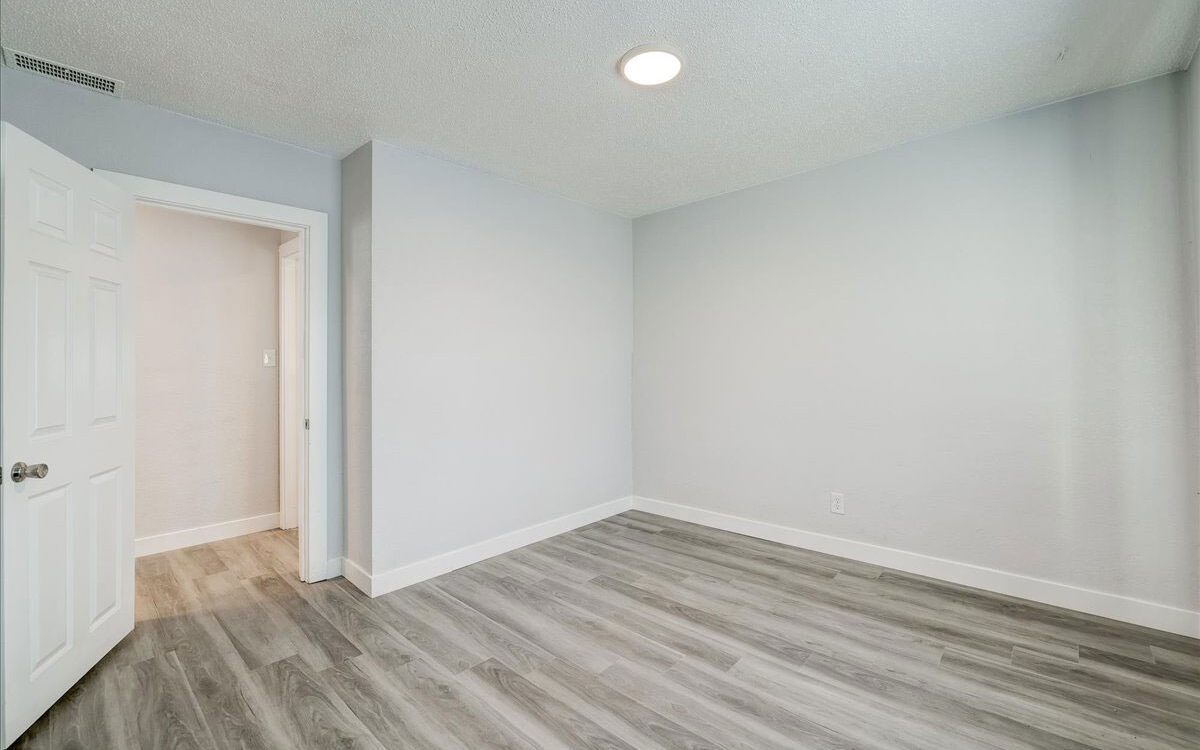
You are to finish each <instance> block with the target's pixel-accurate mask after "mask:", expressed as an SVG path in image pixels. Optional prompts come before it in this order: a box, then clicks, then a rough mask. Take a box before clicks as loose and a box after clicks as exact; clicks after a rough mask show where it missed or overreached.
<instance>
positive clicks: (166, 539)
mask: <svg viewBox="0 0 1200 750" xmlns="http://www.w3.org/2000/svg"><path fill="white" fill-rule="evenodd" d="M97 174H99V175H100V176H102V177H104V178H105V179H108V180H110V181H111V182H113V183H115V184H117V185H118V186H119V187H122V188H124V189H126V190H128V191H130V192H131V193H132V194H133V197H134V200H135V202H136V205H137V212H138V220H139V221H138V222H137V223H136V224H135V227H137V231H138V233H139V244H140V242H141V241H142V240H143V239H144V238H143V237H141V225H142V223H143V222H142V221H141V219H142V218H143V216H152V217H153V223H154V224H155V225H160V226H159V229H160V231H161V230H164V229H165V230H166V231H167V232H168V233H169V232H170V226H171V224H172V222H174V223H175V224H176V225H177V226H178V227H179V228H180V232H181V233H182V234H180V235H179V236H190V237H193V238H195V236H196V233H197V231H198V230H199V229H200V228H205V227H207V229H209V230H212V229H214V228H215V229H217V231H226V232H229V233H230V236H235V237H241V238H242V244H243V247H242V248H241V250H242V251H247V252H249V251H252V250H253V251H256V252H257V251H261V252H262V253H266V252H268V251H269V254H270V257H269V258H267V257H264V256H263V255H261V254H260V255H259V257H257V258H256V259H254V260H253V262H251V261H250V259H249V258H248V257H241V258H240V259H237V262H236V263H235V265H236V266H237V271H236V272H235V274H236V276H237V277H238V278H236V279H232V280H230V281H229V282H228V283H229V284H230V285H232V286H234V287H236V286H238V285H241V286H242V287H243V288H242V289H241V292H240V293H239V294H236V295H233V296H231V297H230V298H229V299H227V300H225V301H222V300H220V299H209V300H207V302H205V303H204V304H205V305H207V306H208V307H209V308H210V310H211V309H212V308H220V309H219V310H217V311H216V313H215V315H214V317H213V318H212V320H210V321H209V322H210V323H211V322H213V321H224V323H223V325H224V326H225V327H226V328H225V330H224V331H222V330H218V329H219V328H220V327H221V326H217V328H210V329H209V330H208V331H206V332H203V333H200V332H197V333H194V334H189V333H188V332H187V331H186V330H178V331H175V332H174V334H175V335H177V336H179V337H181V338H183V339H184V340H183V341H182V342H176V343H175V344H170V343H169V342H170V336H167V337H166V338H163V339H160V341H166V342H168V343H167V344H165V345H164V346H167V347H171V346H183V347H185V349H184V351H186V347H188V346H193V345H199V343H200V342H202V341H204V340H205V338H206V337H207V336H215V337H216V339H215V340H214V341H212V342H211V344H210V349H211V351H214V352H215V351H218V350H221V351H224V352H225V355H227V356H230V357H234V358H236V360H237V361H236V363H232V364H229V363H227V365H228V366H229V367H231V368H232V369H231V370H229V372H233V373H237V374H236V377H238V378H242V379H244V380H247V381H256V382H255V383H254V384H253V385H255V386H257V390H255V388H245V387H243V388H241V389H239V390H238V392H237V393H236V394H233V395H234V396H235V397H236V398H241V399H242V400H243V402H242V403H241V405H240V407H239V405H238V403H236V401H235V402H233V403H224V404H222V405H221V406H220V408H222V409H224V410H225V413H226V416H227V418H226V419H221V418H220V417H219V415H210V416H218V418H217V419H211V418H206V419H205V422H206V423H207V425H208V428H207V433H208V434H206V435H204V436H188V437H190V438H191V439H193V441H195V440H199V439H201V438H204V439H207V440H224V441H226V442H229V443H235V444H236V443H238V440H239V439H240V440H241V441H242V444H243V445H245V446H257V447H259V448H261V447H262V444H263V443H264V441H266V442H269V443H270V444H271V448H272V450H269V451H265V452H262V451H253V453H254V459H255V460H253V461H251V462H249V463H248V464H247V465H246V466H241V467H240V468H236V467H235V466H234V465H238V466H240V464H241V463H247V462H245V461H242V462H238V461H232V462H224V463H227V464H229V466H230V467H234V470H233V471H231V472H230V473H228V474H226V473H224V470H225V469H226V468H228V467H226V466H223V465H222V463H223V462H222V461H220V460H219V457H220V456H221V455H223V454H222V452H221V451H220V450H213V446H211V445H209V446H208V447H207V449H206V450H203V451H193V452H192V453H191V455H192V456H197V455H203V456H204V457H205V458H206V459H207V460H206V461H205V462H204V463H207V464H209V465H201V466H190V467H189V466H187V464H186V458H187V456H186V455H185V456H184V457H183V458H177V459H175V464H174V466H175V468H176V471H175V472H173V473H175V474H176V475H177V476H175V477H172V476H165V477H158V478H157V479H158V481H160V482H163V483H164V485H165V486H170V484H171V482H173V481H177V480H181V481H184V482H187V481H188V478H190V479H191V480H192V481H193V483H207V485H208V486H209V487H216V488H217V490H216V491H217V492H220V493H222V500H221V502H227V503H228V504H229V505H230V506H231V507H227V508H224V509H223V510H222V511H221V512H223V513H224V514H225V517H223V518H219V519H217V520H216V521H214V522H210V523H200V524H198V525H188V524H176V526H178V527H180V528H176V529H174V530H171V531H168V532H164V531H163V530H162V527H161V525H160V526H159V527H157V528H155V527H153V526H150V527H146V529H145V530H143V529H138V531H137V532H135V533H136V536H137V541H136V545H135V546H136V549H137V553H138V555H139V556H140V555H143V554H152V553H155V552H162V551H166V550H169V549H178V548H180V547H185V546H191V545H194V544H204V543H207V542H212V541H217V540H220V539H225V538H229V537H232V536H239V535H242V534H247V533H252V532H255V531H261V530H264V529H267V528H285V529H288V528H294V529H296V530H297V537H298V538H297V543H298V548H299V561H298V564H299V577H300V579H301V580H302V581H309V582H312V581H319V580H324V579H326V578H329V577H331V576H334V575H338V574H339V573H340V571H339V570H337V567H338V566H337V565H336V564H334V565H331V564H330V563H329V561H328V559H327V555H326V549H327V544H328V543H327V525H326V514H327V510H326V506H325V494H326V493H325V492H324V489H325V486H326V478H327V466H326V456H327V446H328V427H327V425H326V420H325V418H324V417H325V415H326V413H327V410H326V406H327V403H326V396H325V394H326V392H327V380H328V372H327V370H328V366H327V360H326V335H327V331H326V324H325V321H326V320H327V317H326V310H327V279H328V268H327V264H328V251H327V218H326V216H325V214H323V213H321V212H317V211H309V210H306V209H300V208H294V207H291V206H284V205H279V204H273V203H267V202H264V201H257V200H253V199H248V198H242V197H239V196H232V195H227V194H223V193H216V192H213V191H207V190H201V189H198V188H190V187H185V186H181V185H174V184H171V183H166V182H160V181H157V180H150V179H146V178H140V177H133V176H130V175H125V174H120V173H116V172H105V171H101V170H97ZM146 223H147V224H150V223H151V222H146ZM168 244H170V242H168ZM197 250H199V248H191V250H190V251H189V252H191V254H192V255H193V256H194V257H193V262H199V263H201V268H203V267H204V261H203V258H202V256H201V255H199V254H197V252H196V251H197ZM209 250H214V248H211V247H210V248H209ZM227 252H228V251H227ZM215 260H216V259H215V258H209V259H208V261H209V262H210V263H209V267H215V266H212V262H215ZM231 260H234V257H233V256H230V257H228V258H225V262H226V263H228V262H230V261H231ZM158 262H159V263H167V264H169V263H170V262H171V259H170V258H169V257H163V258H159V259H158ZM167 267H168V268H170V266H169V265H168V266H167ZM268 267H269V271H270V272H269V280H270V287H267V286H264V279H267V278H268V273H267V269H268ZM181 270H182V269H181V268H175V271H176V272H180V271H181ZM254 279H257V282H255V281H254ZM255 284H257V286H255ZM247 285H249V286H247ZM268 288H269V289H270V291H271V294H270V295H269V296H270V298H269V299H262V297H263V296H266V295H265V292H263V290H266V289H268ZM252 289H258V290H259V292H258V295H257V297H258V299H255V297H256V295H255V294H254V293H253V291H252ZM146 291H147V290H145V289H141V290H139V294H143V293H146ZM165 291H166V290H157V291H156V293H164V292H165ZM196 291H197V290H195V289H193V290H192V292H193V293H195V292H196ZM227 291H228V290H227ZM231 294H232V293H231ZM235 297H236V299H237V305H240V308H239V307H236V306H235V304H234V298H235ZM177 301H179V302H183V301H184V300H182V299H180V300H177ZM230 308H232V309H230ZM267 308H269V310H270V315H269V317H270V319H271V320H270V324H271V325H270V328H269V329H263V330H259V331H258V332H257V333H255V332H252V331H246V330H241V328H243V327H244V328H253V327H254V326H252V325H250V324H249V323H247V324H246V325H245V326H243V327H239V326H237V323H236V320H237V315H238V310H239V309H240V310H242V311H243V312H245V313H246V314H249V313H250V312H251V311H254V310H257V312H254V315H255V317H257V318H259V319H261V318H262V317H263V310H264V309H267ZM230 315H232V316H233V317H230ZM231 326H232V327H231ZM260 328H261V326H260ZM140 336H141V334H139V337H140ZM222 338H224V339H229V341H228V342H226V343H230V344H236V346H233V347H225V349H224V350H222V349H220V347H221V345H222V340H221V339H222ZM147 343H150V342H149V341H148V342H147ZM138 344H139V348H140V347H141V346H142V342H141V341H139V342H138ZM231 348H236V349H237V351H236V352H231V351H228V350H229V349H231ZM154 356H155V355H154V354H153V353H151V352H148V351H141V352H140V353H139V362H142V363H144V362H147V361H149V362H151V363H153V361H154ZM192 359H193V361H195V357H192ZM247 360H249V362H247ZM151 366H153V365H151ZM139 369H140V366H139ZM188 377H190V376H189V375H187V373H186V372H184V373H182V374H181V373H180V371H179V369H178V368H176V372H175V377H173V378H170V379H168V384H167V385H162V386H161V387H168V388H173V390H174V396H175V397H176V398H175V401H176V402H177V403H183V404H184V406H182V407H181V409H182V416H183V417H187V416H188V414H189V413H190V412H192V411H195V410H200V409H206V408H212V404H205V403H202V402H200V401H192V402H190V403H188V400H187V399H188V390H187V388H186V382H185V381H186V379H187V378H188ZM172 381H173V385H170V383H171V382H172ZM160 385H161V384H160ZM243 385H245V383H243ZM264 388H265V389H266V390H264ZM142 390H143V384H142V383H140V382H139V384H138V392H139V399H141V398H142ZM255 394H258V395H257V396H256V395H255ZM146 395H147V396H148V397H154V394H152V393H147V394H146ZM191 395H192V396H193V397H194V396H195V395H196V394H195V393H194V392H193V393H192V394H191ZM224 395H225V396H227V397H228V396H229V395H230V394H229V393H225V394H224ZM264 402H269V403H264ZM264 407H265V408H264ZM240 412H252V413H255V414H257V415H258V416H257V417H256V422H257V428H255V427H253V426H248V425H246V424H241V425H240V426H237V427H235V425H234V422H233V418H234V417H237V416H238V414H239V413H240ZM142 413H143V410H142V409H140V408H139V414H142ZM264 413H268V414H270V415H272V416H271V426H270V431H271V434H270V436H269V437H266V438H264V433H263V432H262V430H261V428H262V426H263V420H264V418H263V416H262V415H263V414H264ZM256 430H257V431H256ZM139 432H141V423H140V421H139ZM246 432H249V433H253V434H249V435H247V434H244V433H246ZM180 437H181V435H179V434H176V435H175V439H176V440H177V441H178V440H179V438H180ZM247 441H249V442H247ZM138 443H139V448H140V446H141V443H142V440H141V438H140V437H139V440H138ZM235 450H236V448H235ZM248 450H249V449H248ZM232 455H235V456H236V455H237V454H236V452H235V453H234V454H232ZM264 456H266V458H264ZM160 466H161V467H163V468H170V467H171V466H172V464H170V463H169V462H167V463H165V464H160ZM276 467H277V468H276ZM256 469H257V475H255V476H248V474H251V475H254V474H255V473H256ZM263 475H265V479H266V480H267V481H265V482H264V481H262V480H263V479H264V476H263ZM139 484H141V483H140V482H139ZM267 484H269V485H270V491H267V490H265V489H264V487H265V486H266V485H267ZM173 494H174V495H175V496H176V497H179V496H183V497H187V496H189V495H191V496H193V497H197V496H199V497H205V495H204V494H203V493H200V494H199V495H197V493H196V491H195V488H194V487H193V488H192V489H191V490H189V491H185V492H182V493H173ZM212 494H214V493H208V496H209V497H210V501H211V495H212ZM263 496H269V497H270V498H271V501H270V503H269V506H270V507H269V508H268V507H265V506H264V505H263V502H262V498H263ZM276 498H277V499H276ZM143 502H144V498H142V497H141V496H140V494H139V496H138V497H137V498H136V500H135V506H136V507H137V512H138V520H139V522H140V521H141V520H142V505H143ZM146 502H149V503H153V502H154V501H153V500H148V501H146ZM255 502H257V503H258V504H257V505H254V503H255ZM247 509H249V510H247ZM154 532H158V533H154Z"/></svg>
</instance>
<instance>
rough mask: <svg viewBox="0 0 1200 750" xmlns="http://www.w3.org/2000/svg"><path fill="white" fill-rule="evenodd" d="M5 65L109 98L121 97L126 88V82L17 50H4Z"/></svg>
mask: <svg viewBox="0 0 1200 750" xmlns="http://www.w3.org/2000/svg"><path fill="white" fill-rule="evenodd" d="M4 64H5V65H7V66H8V67H10V68H20V69H21V70H28V71H31V72H33V73H37V74H38V75H43V76H49V77H50V78H57V79H58V80H60V81H66V82H67V83H73V84H75V85H76V86H83V87H84V88H85V89H91V90H92V91H99V92H101V93H103V94H108V95H109V96H120V95H121V89H123V88H125V82H124V81H118V80H117V79H115V78H109V77H108V76H102V75H97V74H96V73H89V72H88V71H86V70H80V69H79V68H72V67H70V66H68V65H63V64H62V63H57V62H54V61H53V60H47V59H45V58H44V57H37V56H36V55H31V54H29V53H27V52H18V51H17V50H15V49H9V48H7V47H5V48H4Z"/></svg>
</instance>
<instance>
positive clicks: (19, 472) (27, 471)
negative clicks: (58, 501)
mask: <svg viewBox="0 0 1200 750" xmlns="http://www.w3.org/2000/svg"><path fill="white" fill-rule="evenodd" d="M49 473H50V467H49V466H47V465H46V464H33V465H32V466H29V465H26V464H25V462H24V461H17V462H16V463H15V464H13V467H12V480H13V481H14V482H24V481H25V480H26V479H45V478H46V475H47V474H49Z"/></svg>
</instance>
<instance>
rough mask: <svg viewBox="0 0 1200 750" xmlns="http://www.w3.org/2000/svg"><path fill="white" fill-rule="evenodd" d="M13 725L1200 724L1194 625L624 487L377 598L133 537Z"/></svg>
mask: <svg viewBox="0 0 1200 750" xmlns="http://www.w3.org/2000/svg"><path fill="white" fill-rule="evenodd" d="M136 619H137V626H136V628H135V629H134V632H133V633H131V634H130V635H129V636H128V637H127V638H126V639H125V640H124V641H122V643H121V644H120V645H119V646H118V647H117V648H116V649H115V650H114V651H113V652H112V653H111V654H109V655H108V656H107V657H105V658H104V659H103V660H102V661H101V662H100V664H98V665H97V666H96V667H95V668H94V669H92V670H91V672H89V673H88V674H87V675H86V676H85V677H84V679H83V680H82V681H80V683H79V684H78V685H76V686H75V687H74V688H73V689H72V690H71V691H70V692H69V693H68V694H67V695H66V696H64V697H63V698H62V700H60V701H59V702H58V703H57V704H56V705H55V706H54V707H53V708H51V709H50V710H49V711H48V712H47V713H46V715H45V716H43V717H42V718H41V719H40V720H39V721H38V722H37V723H36V724H35V725H34V726H33V727H31V728H30V730H29V731H28V732H26V734H25V736H24V737H22V738H21V739H20V740H18V742H17V744H16V747H21V748H142V749H143V750H157V748H166V747H171V748H272V747H279V748H329V747H339V748H455V749H459V750H462V749H466V748H470V749H471V750H476V749H477V748H638V749H639V750H641V749H642V748H688V749H690V750H700V749H707V750H763V749H770V748H777V749H780V750H782V749H784V748H879V749H881V750H882V749H884V748H889V749H890V748H913V749H922V750H925V749H934V748H956V749H958V748H964V749H966V748H1005V749H1008V748H1025V749H1027V750H1033V749H1035V748H1038V749H1040V748H1064V749H1070V750H1081V749H1082V748H1122V749H1125V748H1134V749H1138V748H1140V749H1144V750H1164V749H1168V748H1192V749H1195V748H1198V747H1200V641H1197V640H1194V639H1190V638H1185V637H1182V636H1177V635H1172V634H1169V633H1163V632H1159V631H1155V630H1150V629H1147V628H1140V627H1136V626H1132V625H1126V624H1123V623H1119V622H1114V621H1111V620H1105V619H1103V618H1099V617H1093V616H1090V615H1084V614H1080V613H1077V612H1070V611H1067V610H1063V609H1058V608H1055V607H1050V606H1046V605H1042V604H1037V603H1033V602H1028V601H1023V600H1020V599H1015V598H1011V597H1005V596H1000V595H996V594H991V593H988V592H984V591H979V590H976V589H971V588H967V587H964V586H958V585H953V584H948V583H944V582H940V581H935V580H932V579H928V578H922V577H920V576H914V575H909V574H906V573H902V572H899V571H894V570H887V569H883V568H878V567H875V566H872V565H866V564H864V563H860V562H855V561H852V560H843V559H839V558H835V557H830V556H828V555H822V554H819V553H815V552H811V551H807V550H799V549H794V548H790V547H785V546H783V545H778V544H773V543H771V542H766V541H762V540H759V539H752V538H749V537H743V536H739V535H736V534H730V533H726V532H722V531H716V530H713V529H708V528H704V527H701V526H696V525H693V524H688V523H683V522H680V521H675V520H671V519H667V518H661V517H658V516H653V515H649V514H646V513H640V512H636V511H631V512H628V513H624V514H622V515H620V516H614V517H613V518H610V519H607V520H605V521H601V522H599V523H595V524H592V525H590V526H587V527H584V528H582V529H579V530H576V531H572V532H569V533H567V534H563V535H560V536H558V537H555V538H553V539H548V540H546V541H544V542H539V543H537V544H533V545H530V546H528V547H525V548H523V549H520V550H517V551H514V552H511V553H509V554H507V555H502V556H500V557H497V558H493V559H491V560H487V561H485V562H482V563H479V564H476V565H472V566H470V567H467V568H463V569H461V570H458V571H455V572H453V573H449V574H447V575H444V576H441V577H439V578H437V579H434V580H432V581H428V582H425V583H421V584H418V585H415V586H411V587H409V588H407V589H404V590H402V591H396V592H393V593H391V594H388V595H386V596H382V597H379V598H377V599H370V598H368V597H366V596H364V595H363V594H362V593H361V592H359V591H358V590H357V589H355V588H354V587H353V586H352V585H350V584H349V583H348V582H346V581H345V580H344V579H340V578H339V579H336V580H333V581H326V582H323V583H319V584H315V585H311V586H310V585H307V584H303V583H300V582H299V581H298V579H297V575H296V535H295V533H294V532H285V531H268V532H263V533H261V534H252V535H249V536H245V537H240V538H238V539H230V540H225V541H222V542H218V543H214V544H210V545H201V546H199V547H192V548H190V549H186V550H179V551H176V552H169V553H164V554H161V555H154V556H151V557H146V558H142V559H140V560H139V561H138V567H137V618H136Z"/></svg>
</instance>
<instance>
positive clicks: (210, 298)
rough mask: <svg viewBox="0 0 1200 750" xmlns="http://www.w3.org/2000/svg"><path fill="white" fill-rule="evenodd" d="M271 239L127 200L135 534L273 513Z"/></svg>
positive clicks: (275, 246) (274, 300)
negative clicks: (133, 327)
mask: <svg viewBox="0 0 1200 750" xmlns="http://www.w3.org/2000/svg"><path fill="white" fill-rule="evenodd" d="M279 240H280V237H279V232H278V231H276V230H274V229H265V228H262V227H254V226H249V225H245V224H236V223H233V222H228V221H221V220H218V219H210V218H207V217H201V216H193V215H190V214H185V213H179V212H174V211H167V210H163V209H158V208H150V207H146V206H139V207H138V210H137V253H138V307H137V312H138V321H137V399H138V401H137V480H136V482H137V501H136V502H137V520H136V532H135V533H136V536H137V537H139V538H140V537H146V536H154V535H157V534H165V533H170V532H174V531H182V530H184V529H191V528H195V527H197V526H206V525H209V524H214V523H223V522H226V521H234V520H237V519H241V518H248V517H252V516H260V515H264V514H269V513H275V512H277V511H278V510H279V368H278V367H264V366H263V364H262V354H263V349H276V350H278V348H279V343H278V342H279V320H278V318H279V292H278V289H279V284H278V275H279V261H278V250H279Z"/></svg>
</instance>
